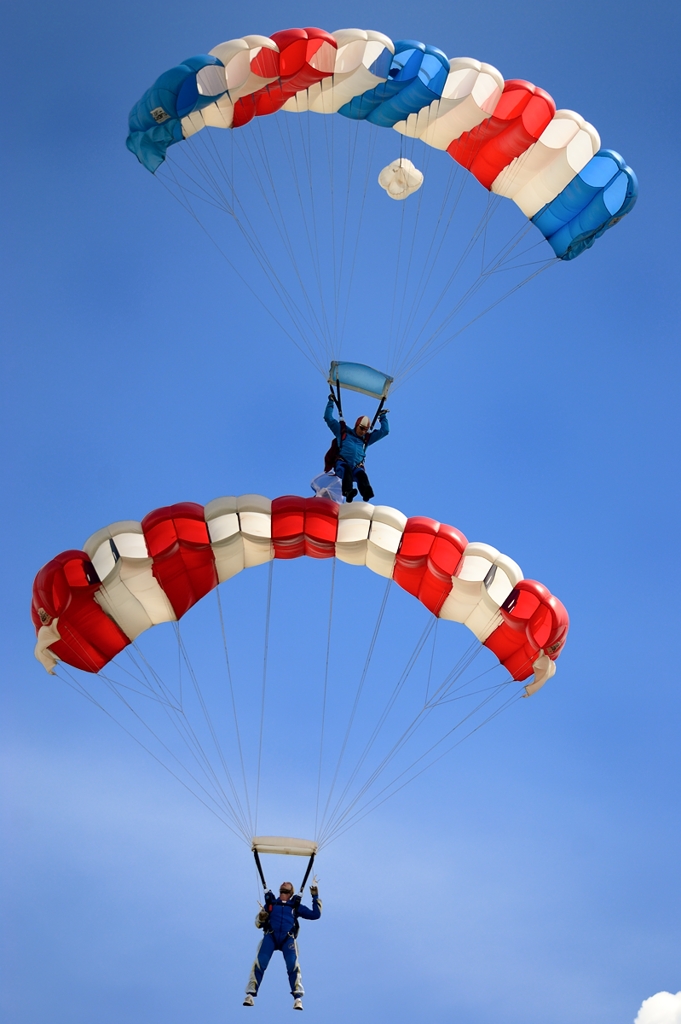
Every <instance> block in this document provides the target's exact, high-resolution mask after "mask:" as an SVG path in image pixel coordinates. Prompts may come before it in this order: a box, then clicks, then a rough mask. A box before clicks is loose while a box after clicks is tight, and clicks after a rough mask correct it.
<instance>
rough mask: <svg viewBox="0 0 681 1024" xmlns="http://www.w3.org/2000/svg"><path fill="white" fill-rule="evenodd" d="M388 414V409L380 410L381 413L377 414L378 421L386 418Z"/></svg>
mask: <svg viewBox="0 0 681 1024" xmlns="http://www.w3.org/2000/svg"><path fill="white" fill-rule="evenodd" d="M389 412H390V409H381V411H380V412H379V414H378V418H379V420H382V419H383V417H384V416H387V415H388V413H389Z"/></svg>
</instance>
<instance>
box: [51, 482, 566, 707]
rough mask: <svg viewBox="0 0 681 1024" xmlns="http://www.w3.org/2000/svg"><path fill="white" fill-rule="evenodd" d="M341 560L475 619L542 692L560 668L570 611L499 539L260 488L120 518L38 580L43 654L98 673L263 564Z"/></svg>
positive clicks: (445, 614) (430, 604)
mask: <svg viewBox="0 0 681 1024" xmlns="http://www.w3.org/2000/svg"><path fill="white" fill-rule="evenodd" d="M303 555H307V556H308V557H311V558H334V557H335V558H337V559H338V560H340V561H342V562H346V563H349V564H351V565H357V566H361V565H364V566H366V567H367V568H368V569H370V570H372V571H373V572H374V573H377V574H378V575H380V576H384V577H386V578H387V579H392V580H393V581H394V582H395V583H397V584H398V586H400V587H401V588H402V589H403V590H406V591H407V592H408V593H410V594H412V595H413V596H414V597H416V598H417V599H418V600H419V601H420V602H421V603H422V604H423V605H425V607H426V608H427V609H428V610H429V611H430V612H432V614H433V615H434V616H436V617H437V618H440V619H445V620H449V621H453V622H460V623H463V624H464V625H466V626H467V627H468V628H469V629H470V630H471V631H472V633H473V634H474V635H475V637H476V638H477V639H478V640H479V641H480V642H481V643H482V644H484V645H485V646H486V647H488V648H489V649H490V650H491V651H492V652H493V653H494V654H495V655H496V656H497V658H498V659H499V661H500V662H501V664H502V665H504V666H505V668H506V669H507V670H508V672H509V673H510V675H511V676H512V677H513V678H514V679H516V680H522V681H524V680H526V679H528V678H529V677H530V676H533V680H532V681H531V682H530V683H529V684H528V685H527V691H528V693H529V692H534V690H535V689H538V688H539V686H540V685H543V683H544V682H545V681H546V680H547V679H548V678H549V677H550V676H551V675H553V673H554V671H555V664H554V663H555V660H556V658H557V657H558V655H559V654H560V652H561V650H562V648H563V646H564V643H565V639H566V636H567V632H568V624H569V620H568V615H567V612H566V611H565V608H564V607H563V605H562V604H561V602H560V601H559V600H558V599H557V598H556V597H554V596H553V595H552V594H551V593H550V592H549V591H548V590H547V588H546V587H544V586H543V585H542V584H541V583H537V582H536V581H534V580H527V579H524V578H523V575H522V572H521V570H520V568H519V566H518V565H517V564H516V563H515V562H514V561H513V560H512V559H510V558H509V557H508V556H506V555H503V554H501V553H500V552H499V551H497V550H496V549H495V548H493V547H491V546H490V545H487V544H481V543H469V542H468V541H467V540H466V538H465V537H464V536H463V534H462V533H461V532H460V531H458V530H456V529H455V528H454V527H452V526H446V525H445V524H443V523H439V522H437V521H436V520H434V519H429V518H426V517H423V516H412V517H410V518H408V517H407V516H405V515H404V514H403V513H401V512H399V511H398V510H397V509H394V508H390V507H388V506H385V505H376V506H374V505H370V504H365V503H362V502H359V503H353V504H352V505H345V506H339V505H337V504H336V503H335V502H333V501H330V500H329V499H325V498H301V497H295V496H287V497H282V498H275V499H274V500H273V501H271V500H270V499H268V498H265V497H262V496H260V495H243V496H241V497H227V498H217V499H215V500H214V501H211V502H209V504H208V505H206V506H205V508H204V507H203V506H201V505H197V504H194V503H191V502H184V503H181V504H177V505H171V506H169V507H167V508H160V509H156V510H155V511H154V512H150V513H149V515H147V516H145V518H144V519H143V520H142V522H141V523H138V522H134V521H124V522H120V523H114V524H113V525H111V526H109V527H105V528H104V529H103V530H99V531H98V532H97V533H95V534H93V536H92V537H90V538H89V539H88V540H87V541H86V543H85V545H84V549H83V550H82V551H66V552H63V553H62V554H60V555H57V557H56V558H54V559H52V561H50V562H48V563H47V565H45V566H44V567H43V568H42V569H41V570H40V572H39V573H38V575H37V576H36V579H35V583H34V586H33V602H32V615H33V622H34V624H35V626H36V631H37V634H38V643H37V647H36V656H37V657H38V659H39V660H40V661H41V662H42V664H43V665H44V666H45V667H46V668H47V669H48V671H51V670H52V669H54V667H55V666H56V664H57V663H58V661H59V660H61V661H64V662H66V663H68V664H69V665H73V666H74V667H76V668H79V669H82V670H83V671H85V672H98V671H100V670H101V669H102V668H104V666H105V665H107V664H108V662H109V661H111V659H112V658H114V657H115V656H116V654H118V653H119V652H120V651H122V650H123V649H124V648H125V647H126V646H127V645H128V644H129V643H130V642H131V641H133V640H135V639H136V638H137V637H138V636H139V635H140V634H141V633H142V632H144V631H145V630H147V629H149V628H150V627H151V626H152V625H156V624H158V623H161V622H168V621H175V620H178V619H180V618H181V617H182V616H183V615H184V614H185V613H186V612H187V611H188V610H189V609H190V608H191V607H192V606H193V605H194V604H195V603H196V602H197V601H199V600H200V599H201V598H202V597H204V596H205V595H206V594H207V593H208V592H209V591H211V590H213V589H214V588H215V587H217V585H218V583H222V582H225V581H227V580H229V579H231V578H232V577H233V576H235V575H236V574H237V573H239V572H241V571H242V570H243V569H245V568H248V567H250V566H256V565H261V564H263V563H265V562H268V561H271V560H272V559H291V558H298V557H300V556H303Z"/></svg>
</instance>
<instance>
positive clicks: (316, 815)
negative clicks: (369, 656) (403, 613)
mask: <svg viewBox="0 0 681 1024" xmlns="http://www.w3.org/2000/svg"><path fill="white" fill-rule="evenodd" d="M335 583H336V559H335V558H332V559H331V593H330V596H329V625H328V627H327V631H326V660H325V662H324V692H323V695H322V723H321V728H320V730H319V768H318V770H317V798H316V800H315V809H314V835H315V836H316V835H317V822H318V820H319V797H320V792H321V786H322V764H323V758H324V730H325V726H326V696H327V692H328V686H329V662H330V655H331V626H332V623H333V594H334V588H335Z"/></svg>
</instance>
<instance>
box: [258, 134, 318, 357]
mask: <svg viewBox="0 0 681 1024" xmlns="http://www.w3.org/2000/svg"><path fill="white" fill-rule="evenodd" d="M257 122H258V123H257V125H256V126H255V127H256V128H257V131H258V135H259V137H260V147H259V153H260V159H261V163H262V164H263V166H264V168H265V171H266V175H267V180H268V183H269V187H270V190H271V193H272V197H273V201H274V203H275V205H276V208H277V211H278V214H279V221H278V222H277V229H278V232H279V236H280V238H281V240H282V243H283V245H284V248H285V250H286V252H287V254H288V258H289V261H290V263H291V267H292V269H293V271H294V273H295V276H296V278H297V280H298V287H299V288H300V291H301V293H302V295H303V298H304V300H305V303H306V305H307V308H308V310H309V313H310V316H311V318H312V319H313V320H314V322H315V324H316V327H315V328H314V330H313V333H314V334H315V336H316V337H317V338H318V339H319V342H320V343H321V344H322V345H323V344H324V325H323V322H322V320H320V318H319V315H318V313H317V311H316V310H315V308H314V304H313V302H312V300H311V298H310V295H309V292H308V290H307V287H306V285H305V280H304V277H303V274H302V272H301V268H300V266H299V263H298V260H297V258H296V252H295V247H294V246H293V244H292V242H291V232H290V231H289V230H288V228H287V224H286V216H285V214H284V211H283V209H282V206H281V202H280V200H279V192H278V189H277V185H276V182H275V180H274V176H273V174H272V171H271V168H270V163H269V155H268V153H269V150H268V147H267V145H266V143H265V137H264V129H263V125H262V123H261V119H260V118H258V119H257ZM281 123H282V122H281V119H280V118H275V119H274V124H275V125H276V127H277V132H278V134H279V139H280V141H281V146H282V148H283V150H284V153H285V155H286V159H287V161H288V163H289V167H290V169H291V172H292V175H293V180H294V182H295V187H296V193H297V195H298V203H299V206H300V212H301V218H302V221H303V225H304V227H305V233H306V236H307V242H308V247H309V249H310V253H311V254H312V253H313V250H312V244H311V241H310V237H309V230H308V226H307V220H306V214H305V208H304V204H303V201H302V195H301V192H300V182H299V180H298V171H297V167H296V163H295V153H294V151H293V146H292V144H291V139H290V131H289V146H288V148H287V146H286V142H285V140H284V136H283V133H282V130H281ZM285 123H286V126H287V130H288V122H285ZM270 127H271V126H270ZM253 130H254V132H255V128H254V129H253ZM244 141H245V143H246V144H247V142H248V139H247V137H246V136H244ZM255 141H256V145H257V140H255ZM260 187H261V191H262V192H263V195H264V187H263V186H262V183H260ZM265 200H266V202H267V204H268V208H270V210H271V206H270V203H269V201H268V200H267V198H266V197H265ZM273 216H274V214H273ZM313 262H314V257H313ZM318 283H319V282H318Z"/></svg>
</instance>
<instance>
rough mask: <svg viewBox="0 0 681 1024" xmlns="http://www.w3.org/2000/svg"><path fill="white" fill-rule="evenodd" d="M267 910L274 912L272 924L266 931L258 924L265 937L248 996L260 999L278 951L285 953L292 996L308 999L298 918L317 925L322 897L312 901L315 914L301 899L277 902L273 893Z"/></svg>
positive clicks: (268, 899)
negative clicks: (264, 982) (259, 990)
mask: <svg viewBox="0 0 681 1024" xmlns="http://www.w3.org/2000/svg"><path fill="white" fill-rule="evenodd" d="M265 906H266V907H267V909H268V910H269V912H270V916H269V920H268V922H267V924H265V925H264V927H263V926H262V925H260V924H258V919H257V918H256V922H255V923H256V927H258V928H263V930H264V932H265V934H264V935H263V937H262V941H261V943H260V945H259V946H258V952H257V953H256V954H255V960H254V962H253V967H252V968H251V976H250V978H249V979H248V985H247V986H246V994H247V995H251V996H256V995H257V994H258V989H259V988H260V983H261V981H262V978H263V974H264V973H265V971H266V970H267V965H268V964H269V962H270V960H271V958H272V954H273V953H274V951H275V950H276V949H279V950H281V952H282V954H283V956H284V961H285V963H286V970H287V971H288V980H289V984H290V986H291V995H292V996H293V998H294V999H298V998H300V997H301V996H304V995H305V989H304V988H303V982H302V978H301V976H300V964H299V962H298V945H297V943H296V935H297V934H298V927H299V926H298V918H299V917H303V918H305V920H307V921H316V920H318V918H320V917H321V916H322V901H321V900H320V899H319V896H313V897H312V910H310V908H309V907H305V906H303V904H302V903H300V897H296V896H294V897H293V898H292V899H290V900H282V899H279V898H277V899H275V896H274V893H273V892H269V891H268V892H266V893H265Z"/></svg>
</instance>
